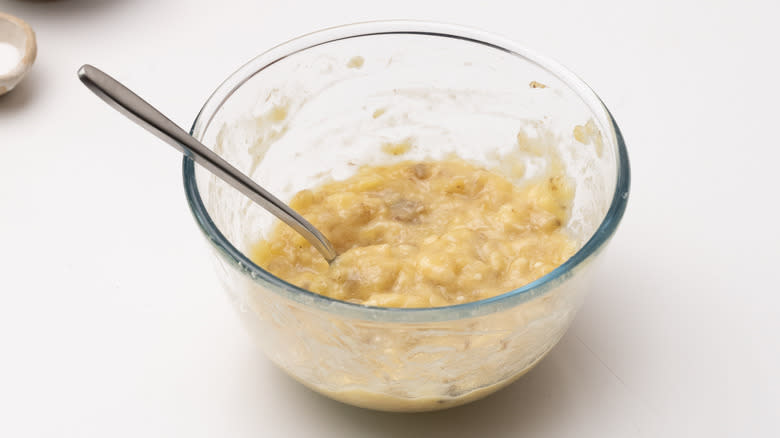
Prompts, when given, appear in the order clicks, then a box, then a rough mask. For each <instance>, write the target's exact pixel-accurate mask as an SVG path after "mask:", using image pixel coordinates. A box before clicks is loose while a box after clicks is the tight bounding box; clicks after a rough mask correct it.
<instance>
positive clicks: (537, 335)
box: [183, 21, 629, 411]
mask: <svg viewBox="0 0 780 438" xmlns="http://www.w3.org/2000/svg"><path fill="white" fill-rule="evenodd" d="M192 135H193V136H194V137H195V138H198V139H200V140H201V141H202V142H203V143H204V144H206V145H207V146H209V147H212V148H213V149H214V150H216V151H217V152H218V153H219V154H221V155H222V156H223V157H225V158H226V159H227V160H228V161H229V162H231V163H233V164H234V165H235V166H236V167H238V168H239V169H240V170H241V171H243V172H245V173H247V174H249V175H250V176H252V177H253V178H255V179H256V180H257V181H259V182H260V183H261V184H262V185H263V186H265V187H266V188H267V189H268V190H270V191H271V192H272V193H274V194H276V195H277V196H279V197H280V198H281V199H282V200H285V201H287V200H289V199H290V198H291V197H292V195H294V194H295V193H296V192H298V191H299V190H302V189H304V188H311V187H313V186H316V185H318V184H321V183H323V182H325V181H329V180H334V179H336V180H338V179H343V178H346V177H348V176H350V175H351V174H352V173H354V172H355V169H356V168H357V167H358V166H360V165H364V164H370V165H375V164H388V163H392V162H398V161H401V160H411V159H434V160H435V159H441V158H446V157H450V156H452V155H453V154H454V155H456V156H458V157H460V158H463V159H465V160H468V161H470V162H473V163H477V164H479V165H481V166H484V167H487V168H490V169H492V170H494V171H496V172H499V173H502V174H504V175H505V176H506V177H507V178H510V179H511V180H512V181H514V182H515V183H517V184H523V183H524V182H527V181H531V180H533V179H534V178H539V177H540V175H543V174H544V170H545V168H547V167H548V166H550V161H551V160H556V161H557V162H558V163H560V164H562V165H563V167H564V168H565V171H566V174H567V175H568V177H569V178H570V179H571V180H572V181H573V183H574V184H575V187H576V192H575V198H574V201H573V207H572V212H571V219H570V220H569V221H568V223H566V224H565V228H566V231H567V233H568V234H569V235H570V236H571V237H572V239H574V240H575V241H576V242H578V244H579V249H578V251H577V252H576V253H575V254H574V256H572V257H571V258H570V259H569V260H568V261H567V262H565V263H564V264H563V265H561V266H559V267H557V268H556V269H555V270H553V271H552V272H550V273H549V274H547V275H545V276H544V277H542V278H539V279H538V280H536V281H534V282H532V283H530V284H526V285H518V288H517V289H515V290H512V291H509V292H507V293H505V294H503V295H499V296H496V297H493V298H490V299H486V300H481V301H477V302H472V303H467V304H460V305H453V306H448V307H438V308H423V309H397V308H379V307H367V306H361V305H357V304H352V303H348V302H343V301H337V300H333V299H330V298H327V297H324V296H321V295H318V294H315V293H312V292H310V291H307V290H304V289H301V288H299V287H296V286H294V285H292V284H289V283H287V282H285V281H284V280H282V279H280V278H277V277H275V276H273V275H272V274H270V273H269V272H267V271H266V270H264V269H263V268H261V267H259V266H257V265H256V264H254V263H253V262H252V261H251V260H250V259H249V257H248V256H247V253H248V252H249V249H250V247H251V246H252V245H253V244H254V243H255V242H256V241H257V240H258V239H260V238H262V237H264V236H267V235H268V232H269V230H270V229H271V227H272V226H274V224H275V221H274V220H273V219H272V218H271V217H270V215H269V214H268V213H266V212H265V211H263V210H262V209H260V208H259V207H258V206H256V205H254V204H253V203H251V202H250V201H249V200H248V199H246V198H245V197H243V196H242V195H240V194H239V193H238V192H236V191H235V190H233V189H232V188H230V187H229V186H227V185H226V184H224V183H223V182H222V181H220V180H218V179H216V178H215V177H213V176H212V175H210V174H209V173H208V172H206V171H205V170H203V169H202V168H200V167H196V166H194V164H193V162H192V161H191V160H190V159H188V158H185V159H184V163H183V167H184V169H183V171H184V186H185V191H186V195H187V199H188V201H189V205H190V207H191V209H192V212H193V214H194V216H195V220H196V221H197V222H198V224H199V226H200V228H201V230H202V231H203V233H204V234H205V236H206V237H207V239H208V241H209V242H210V244H211V248H212V249H213V250H214V254H215V258H214V260H215V262H216V263H215V264H216V267H217V272H218V276H219V279H220V280H221V283H222V285H223V286H224V288H225V290H226V291H227V292H228V294H229V295H230V297H231V299H232V301H233V303H234V304H235V308H236V309H237V311H238V314H239V315H240V317H241V319H242V321H243V322H244V323H245V325H246V327H247V329H248V331H249V333H250V334H251V335H252V337H254V338H255V339H256V340H257V341H258V343H259V344H260V345H261V346H262V348H263V349H264V351H265V353H266V354H267V355H268V357H269V358H270V359H271V360H272V361H273V362H274V363H276V364H277V365H278V366H279V367H280V368H282V369H283V370H285V371H286V372H287V373H289V374H290V375H291V376H292V377H294V378H295V379H297V380H298V381H300V382H301V383H303V384H305V385H306V386H308V387H310V388H312V389H313V390H315V391H318V392H320V393H322V394H325V395H327V396H328V397H331V398H334V399H336V400H340V401H342V402H345V403H349V404H353V405H356V406H362V407H367V408H373V409H380V410H388V411H424V410H434V409H442V408H447V407H451V406H455V405H459V404H463V403H466V402H468V401H471V400H475V399H477V398H480V397H483V396H485V395H487V394H489V393H491V392H493V391H496V390H497V389H499V388H501V387H503V386H505V385H507V384H509V383H510V382H512V381H513V380H514V379H516V378H518V377H519V376H521V375H522V374H524V373H525V372H527V371H528V370H529V369H530V368H531V367H533V366H534V365H535V364H536V363H537V362H539V360H540V359H542V357H544V356H545V354H546V353H547V352H548V351H550V349H551V348H552V347H553V346H554V345H555V344H556V343H557V342H558V340H559V339H560V338H561V336H563V334H564V332H565V331H566V329H567V328H568V326H569V325H570V323H571V321H572V319H573V318H574V316H575V313H576V312H577V310H578V308H579V307H580V305H581V303H582V299H583V296H584V294H585V292H586V291H587V289H588V284H589V277H590V275H589V273H590V272H591V271H592V269H591V268H592V264H593V262H594V261H595V260H596V259H597V256H598V254H599V253H600V251H601V250H602V249H603V248H604V246H605V244H606V243H607V241H608V240H609V239H610V237H611V236H612V234H613V233H614V231H615V229H616V227H617V225H618V222H619V221H620V219H621V217H622V215H623V211H624V209H625V207H626V202H627V199H628V188H629V166H628V157H627V155H626V149H625V145H624V142H623V138H622V136H621V134H620V131H619V129H618V127H617V125H616V124H615V121H614V120H613V118H612V116H611V114H610V113H609V111H608V110H607V108H606V107H605V106H604V105H603V103H602V102H601V100H600V99H599V98H598V96H597V95H596V94H595V93H594V92H593V91H592V90H591V89H590V88H588V86H587V85H586V84H585V83H584V82H583V81H581V80H580V79H579V78H577V77H576V76H575V75H574V74H572V73H571V72H569V71H568V70H566V69H565V68H563V67H562V66H560V65H559V64H557V63H555V62H553V61H551V60H549V59H546V58H544V57H541V56H538V55H536V54H534V53H533V52H531V51H529V50H527V49H525V48H523V47H519V46H517V45H515V44H513V43H511V42H509V41H505V40H504V39H501V38H498V37H495V36H492V35H489V34H486V33H484V32H481V31H476V30H472V29H467V28H462V27H458V26H452V25H444V24H434V23H421V22H406V21H392V22H372V23H362V24H354V25H348V26H342V27H336V28H331V29H327V30H323V31H319V32H315V33H311V34H308V35H305V36H302V37H300V38H297V39H294V40H292V41H289V42H287V43H284V44H282V45H279V46H277V47H274V48H273V49H271V50H269V51H267V52H265V53H263V54H262V55H260V56H258V57H256V58H254V59H253V60H252V61H250V62H249V63H248V64H246V65H244V66H243V67H241V68H240V69H239V70H238V71H237V72H235V73H234V74H233V75H231V76H230V77H229V78H228V79H227V80H226V81H225V82H224V83H222V85H220V86H219V88H217V90H216V91H215V92H214V94H213V95H212V96H211V97H210V98H209V99H208V101H207V102H206V104H205V106H204V107H203V109H202V110H201V111H200V113H199V114H198V117H197V119H196V120H195V123H194V125H193V127H192ZM405 139H413V147H412V148H411V149H410V150H409V151H408V152H406V153H405V154H403V155H402V156H395V155H391V154H387V153H384V152H383V151H382V144H384V143H388V142H397V141H404V140H405Z"/></svg>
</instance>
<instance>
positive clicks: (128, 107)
mask: <svg viewBox="0 0 780 438" xmlns="http://www.w3.org/2000/svg"><path fill="white" fill-rule="evenodd" d="M78 74H79V79H80V80H81V82H83V83H84V85H86V86H87V88H89V89H90V90H92V92H93V93H95V94H97V95H98V97H100V98H101V99H103V100H104V101H105V102H106V103H108V104H109V105H110V106H111V107H113V108H114V109H116V110H117V111H119V112H120V113H122V114H124V115H125V116H126V117H127V118H129V119H130V120H132V121H134V122H135V123H137V124H138V125H139V126H141V127H143V128H144V129H146V130H147V131H149V132H151V133H152V134H154V135H156V136H157V137H159V138H160V139H161V140H163V141H165V142H166V143H168V144H169V145H171V146H173V147H174V148H175V149H176V150H178V151H179V152H181V153H182V154H184V155H185V156H187V157H189V158H190V159H192V160H193V161H195V162H196V163H198V164H200V165H201V166H203V167H205V168H206V169H208V170H209V171H210V172H212V173H213V174H214V175H216V176H218V177H219V178H221V179H222V180H223V181H225V182H227V183H228V184H230V185H231V186H233V187H234V188H236V189H237V190H238V191H239V192H241V193H243V194H244V195H246V196H247V197H248V198H249V199H251V200H252V201H254V202H256V203H258V204H260V206H261V207H263V208H265V209H266V210H268V211H269V212H271V213H272V214H273V215H274V216H276V217H277V218H279V219H280V220H281V221H282V222H284V223H286V224H287V225H289V226H290V227H292V228H293V229H294V230H295V231H297V232H298V233H299V234H300V235H302V236H303V237H304V238H305V239H306V240H308V241H309V243H311V244H312V246H314V247H315V248H317V250H318V251H319V252H320V253H322V255H323V257H325V259H326V260H327V261H328V262H331V261H333V260H334V259H335V258H336V255H337V254H336V250H335V249H334V248H333V245H331V243H330V241H328V239H327V238H325V236H323V235H322V233H320V232H319V231H318V230H317V229H316V228H314V226H313V225H312V224H310V223H309V222H308V221H307V220H306V219H304V218H303V217H302V216H301V215H299V214H298V213H296V212H295V211H294V210H293V209H291V208H290V207H289V206H287V204H285V203H284V202H282V201H280V200H279V199H277V198H276V197H275V196H274V195H272V194H270V193H269V192H268V191H266V190H265V189H264V188H262V187H260V185H259V184H257V183H256V182H254V181H253V180H252V179H251V178H249V177H248V176H246V175H244V174H243V173H242V172H240V171H239V170H238V169H236V168H235V167H233V166H232V165H230V163H228V162H227V161H225V160H223V159H222V158H221V157H220V156H219V155H217V154H216V153H214V151H212V150H211V149H209V148H207V147H206V146H204V145H203V144H202V143H201V142H199V141H198V140H196V139H195V138H193V137H192V136H191V135H189V134H188V133H187V132H185V131H184V130H183V129H181V128H180V127H179V126H178V125H176V124H175V123H173V122H172V121H171V120H170V119H168V118H167V117H165V116H164V115H163V114H162V113H160V112H159V111H157V110H156V109H155V108H154V107H153V106H151V105H149V103H147V102H146V101H145V100H143V99H141V98H140V97H138V95H137V94H135V93H133V92H132V91H130V90H129V89H128V88H127V87H125V86H124V85H122V84H121V83H119V82H118V81H117V80H115V79H114V78H112V77H111V76H109V75H107V74H105V73H103V72H102V71H100V70H99V69H97V68H95V67H93V66H91V65H88V64H87V65H84V66H82V67H81V68H80V69H79V73H78Z"/></svg>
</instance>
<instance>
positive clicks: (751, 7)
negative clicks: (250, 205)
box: [0, 0, 780, 438]
mask: <svg viewBox="0 0 780 438" xmlns="http://www.w3.org/2000/svg"><path fill="white" fill-rule="evenodd" d="M0 10H2V11H4V12H10V13H13V14H16V15H19V16H20V17H22V18H24V19H25V20H27V21H28V22H29V23H31V24H32V26H33V27H34V28H35V30H36V32H37V35H38V43H39V54H38V60H37V62H36V64H35V66H34V69H33V71H32V72H31V74H30V76H29V77H28V78H27V79H26V80H25V81H24V82H23V83H22V84H21V85H20V86H19V87H18V89H16V90H14V91H13V92H12V93H11V94H9V95H7V96H3V97H0V248H1V249H2V250H0V436H3V437H18V436H57V437H63V436H84V437H125V436H127V437H154V436H182V437H200V436H224V437H250V436H252V437H257V436H269V437H270V436H279V437H281V436H301V437H365V436H379V437H395V436H408V437H416V436H430V437H467V436H490V437H509V436H524V437H578V438H582V437H598V438H605V437H660V436H680V437H693V436H702V437H704V436H706V437H720V436H724V437H725V436H735V437H736V436H740V437H742V436H744V437H770V436H771V437H776V436H778V435H780V426H779V425H778V421H780V420H778V419H777V416H778V413H780V373H778V371H779V370H780V340H779V339H778V335H780V318H778V313H779V312H778V307H779V306H780V298H778V293H780V288H779V287H778V280H777V278H778V271H780V268H778V262H780V231H778V230H780V228H779V225H778V224H780V214H779V212H780V210H779V209H778V203H777V200H778V191H779V190H778V189H780V184H779V183H778V173H779V172H778V170H779V169H778V160H780V141H778V136H779V135H780V129H778V128H779V127H780V112H779V111H778V108H779V107H778V101H779V100H780V86H779V85H778V84H780V64H779V61H778V57H779V56H780V55H778V43H780V30H778V29H779V28H778V26H777V17H778V16H780V8H779V7H778V2H776V1H774V0H767V1H764V2H760V1H752V2H751V1H732V2H726V1H709V2H700V1H693V0H686V1H666V2H658V1H642V2H628V1H625V0H614V1H606V0H598V1H596V0H590V1H581V0H576V1H567V2H564V1H533V2H520V1H513V2H508V1H480V2H456V1H451V0H450V1H436V2H434V1H423V0H411V1H407V0H393V1H388V2H382V3H377V2H371V1H366V0H360V1H342V0H328V1H317V2H309V3H305V2H294V1H282V0H277V1H249V0H247V1H229V0H222V1H205V0H199V1H187V0H164V1H159V0H92V1H89V0H59V1H41V0H38V1H32V0H26V1H24V0H0ZM380 18H416V19H428V20H436V21H447V22H455V23H459V24H465V25H470V26H475V27H479V28H482V29H485V30H488V31H491V32H494V33H498V34H501V35H504V36H507V37H510V38H512V39H515V40H517V41H520V42H521V43H524V44H525V45H527V46H529V47H531V48H533V49H535V50H537V51H538V52H540V53H543V54H546V55H548V56H551V57H553V58H556V59H557V60H559V61H561V62H563V63H564V64H565V65H567V66H568V67H569V68H571V69H572V70H573V71H575V72H576V73H578V74H579V75H580V76H581V77H582V78H583V79H584V80H585V81H586V82H588V83H589V84H590V85H591V86H592V87H593V88H594V89H595V90H596V91H597V92H598V93H599V94H600V95H601V97H602V98H603V99H604V101H605V102H606V103H607V105H608V106H609V107H610V109H611V110H612V112H613V113H614V114H615V117H616V118H617V121H618V123H619V124H620V126H621V127H622V129H623V132H624V134H625V137H626V141H627V144H628V149H629V155H630V159H631V165H632V172H633V183H632V188H631V197H630V200H629V205H628V209H627V212H626V216H625V218H624V220H623V223H622V224H621V226H620V228H619V229H618V232H617V234H616V236H615V238H614V239H613V241H612V243H611V246H610V247H609V249H608V251H607V252H606V254H605V258H606V260H605V263H604V264H603V265H602V268H601V269H600V271H599V272H598V278H597V287H596V288H595V290H593V292H592V294H591V295H590V297H589V299H588V301H587V302H586V304H585V306H584V307H583V309H582V311H581V313H580V314H579V316H578V317H577V319H576V321H575V323H574V325H573V326H572V328H571V330H570V331H569V332H568V334H567V335H566V336H565V338H564V339H563V340H562V341H561V343H560V344H559V345H558V346H557V347H556V348H555V349H554V350H553V351H552V353H551V354H550V355H549V356H548V357H547V358H546V359H545V360H544V361H542V362H541V363H540V364H539V366H538V367H537V368H535V369H534V370H533V371H532V372H531V373H530V374H528V375H527V376H526V377H524V378H523V379H521V380H520V381H519V382H517V383H516V384H514V385H512V386H511V387H509V388H508V389H506V390H503V391H501V392H500V393H498V394H496V395H494V396H491V397H489V398H488V399H485V400H483V401H480V402H477V403H474V404H472V405H468V406H465V407H462V408H457V409H452V410H450V411H443V412H438V413H432V414H419V415H398V414H395V415H393V414H384V413H377V412H371V411H365V410H361V409H357V408H352V407H348V406H345V405H341V404H339V403H336V402H333V401H330V400H327V399H325V398H323V397H321V396H318V395H315V394H313V393H311V392H310V391H308V390H307V389H304V388H303V387H301V386H299V385H298V384H297V383H294V382H293V381H291V380H290V379H289V378H287V377H286V376H285V375H283V374H282V373H281V372H280V371H277V370H276V369H275V368H274V367H273V366H272V365H270V364H269V362H268V361H267V360H266V359H265V358H264V357H263V356H262V354H261V353H259V352H258V351H256V350H255V348H254V347H253V346H252V345H251V344H250V341H249V338H248V336H246V334H245V333H244V332H243V331H242V329H241V327H240V326H239V324H238V321H237V318H235V315H234V314H233V311H232V309H231V308H230V307H229V303H228V300H227V299H226V297H225V296H224V295H223V292H222V291H221V290H220V289H219V287H218V285H217V282H216V280H215V276H214V274H213V273H212V271H211V266H210V262H209V256H210V255H209V253H208V251H207V246H206V244H205V242H204V241H203V239H202V238H201V236H200V235H199V232H198V230H197V228H196V226H195V224H194V221H193V220H192V218H191V217H190V213H189V211H188V209H187V206H186V202H185V200H184V195H183V190H182V187H181V176H180V174H181V170H180V168H181V158H180V156H178V155H177V154H176V153H175V152H174V151H173V150H172V149H170V147H168V146H167V145H164V144H163V143H162V142H160V141H158V140H156V139H154V138H153V137H152V136H150V135H149V134H148V133H146V132H145V131H143V130H141V129H140V128H137V127H136V126H134V125H133V124H131V123H130V122H129V121H127V120H125V119H124V118H123V117H122V116H120V115H119V114H118V113H116V112H114V111H113V110H111V109H109V108H108V107H107V106H106V105H105V104H103V103H102V102H100V101H99V100H98V99H97V98H95V96H93V95H92V94H91V93H89V92H88V91H87V90H86V89H85V88H84V87H83V86H82V85H81V84H80V83H79V82H78V80H77V79H76V70H77V69H78V67H79V66H80V65H81V64H82V63H87V62H88V63H92V64H95V65H96V66H99V67H100V68H103V69H104V70H106V71H107V72H109V73H112V74H114V75H115V76H116V77H118V78H119V79H120V80H121V81H123V82H125V83H126V84H128V85H129V86H130V87H131V88H134V89H136V90H137V91H139V93H140V94H141V95H143V96H145V97H147V98H148V99H149V100H150V101H151V102H152V103H153V104H155V105H157V106H158V107H159V108H161V109H162V110H163V111H164V112H167V113H168V114H169V115H170V116H171V118H172V119H173V120H174V121H176V122H178V123H180V124H181V125H183V126H186V127H189V125H190V123H191V122H192V120H193V119H194V117H195V115H196V113H197V111H198V110H199V108H200V106H201V104H202V103H203V102H204V101H205V99H206V97H207V96H208V95H209V94H210V93H211V91H213V89H214V88H215V87H216V86H217V85H218V84H219V82H220V81H221V80H222V79H223V78H225V77H226V76H227V75H228V74H229V73H231V72H232V71H233V70H235V69H236V68H237V67H238V66H239V65H241V64H243V63H244V62H245V61H247V60H248V59H250V58H251V57H252V56H253V55H255V54H257V53H259V52H261V51H263V50H265V49H267V48H269V47H271V46H273V45H275V44H277V43H280V42H283V41H285V40H287V39H289V38H291V37H294V36H297V35H299V34H302V33H305V32H308V31H311V30H314V29H318V28H322V27H326V26H330V25H336V24H342V23H347V22H354V21H362V20H369V19H380Z"/></svg>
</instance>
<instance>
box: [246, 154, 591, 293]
mask: <svg viewBox="0 0 780 438" xmlns="http://www.w3.org/2000/svg"><path fill="white" fill-rule="evenodd" d="M557 169H558V168H557V167H555V166H553V168H552V170H551V171H550V173H549V174H547V175H546V176H545V177H544V178H541V179H539V180H537V181H533V182H531V183H529V184H527V185H526V186H523V187H517V186H515V185H513V184H512V183H510V182H509V180H507V179H506V178H504V177H502V176H499V175H498V174H495V173H492V172H489V171H487V170H485V169H482V168H479V167H477V166H474V165H472V164H470V163H468V162H466V161H463V160H459V159H450V160H446V161H438V162H419V161H418V162H412V161H406V162H402V163H397V164H392V165H387V166H367V167H363V168H361V169H360V170H359V171H358V172H357V173H356V174H355V175H353V176H352V177H350V178H349V179H346V180H344V181H336V182H331V183H327V184H325V185H323V186H321V187H319V188H316V189H314V190H303V191H301V192H299V193H298V194H297V195H296V196H295V197H294V198H293V199H292V200H291V202H290V205H291V206H292V208H293V209H295V210H296V211H298V212H299V213H301V214H302V215H303V216H304V217H306V219H308V220H309V221H311V222H312V224H313V225H314V226H316V227H317V228H318V229H319V230H321V231H323V232H324V233H325V235H326V236H327V237H328V238H329V239H330V240H331V242H332V243H333V244H334V246H335V247H336V250H337V251H338V252H339V254H340V256H339V257H338V259H336V261H334V262H333V263H332V264H331V265H328V263H327V262H325V260H324V259H323V258H322V256H321V255H320V254H319V253H318V252H317V251H316V250H315V249H314V248H313V247H311V246H310V245H309V244H308V242H306V241H305V240H304V239H303V238H302V237H300V236H299V235H298V234H297V233H295V232H294V231H293V230H292V229H290V228H289V227H287V226H286V225H284V224H281V223H280V224H279V225H277V227H276V228H275V229H274V230H273V231H272V233H271V234H270V236H269V238H268V239H267V240H261V241H260V242H258V244H257V245H256V246H255V247H254V248H253V251H252V259H253V260H254V261H255V262H256V263H257V264H258V265H260V266H262V267H264V268H265V269H267V270H268V271H270V272H271V273H273V274H274V275H277V276H279V277H280V278H282V279H284V280H286V281H288V282H290V283H293V284H295V285H297V286H299V287H302V288H305V289H308V290H311V291H314V292H317V293H319V294H322V295H326V296H329V297H331V298H335V299H338V300H344V301H350V302H354V303H359V304H365V305H371V306H382V307H438V306H446V305H452V304H460V303H466V302H471V301H476V300H481V299H485V298H489V297H493V296H496V295H499V294H502V293H505V292H508V291H510V290H512V289H515V288H518V287H520V286H523V285H525V284H527V283H529V282H531V281H534V280H536V279H537V278H539V277H541V276H543V275H545V274H547V273H548V272H550V271H551V270H553V269H554V268H555V267H556V266H558V265H560V264H561V263H563V262H564V261H566V260H567V259H568V258H569V257H570V256H571V255H572V254H573V253H574V251H575V250H576V245H575V243H574V242H573V241H572V240H571V239H570V238H569V237H568V236H567V235H566V234H565V233H564V232H563V226H564V224H565V223H566V220H567V217H568V214H569V209H570V205H571V201H572V198H573V195H574V189H573V186H572V185H571V184H570V183H569V181H568V179H567V178H566V177H565V175H564V173H563V172H562V171H556V170H557Z"/></svg>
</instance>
